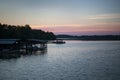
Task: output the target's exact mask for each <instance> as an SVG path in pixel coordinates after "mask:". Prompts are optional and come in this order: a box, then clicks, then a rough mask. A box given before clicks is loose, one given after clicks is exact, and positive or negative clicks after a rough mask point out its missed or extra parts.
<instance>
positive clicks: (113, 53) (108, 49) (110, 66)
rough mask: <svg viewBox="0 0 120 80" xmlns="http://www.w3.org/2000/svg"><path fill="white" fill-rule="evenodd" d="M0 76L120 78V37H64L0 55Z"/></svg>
mask: <svg viewBox="0 0 120 80" xmlns="http://www.w3.org/2000/svg"><path fill="white" fill-rule="evenodd" d="M0 80H120V41H67V43H66V44H61V45H60V44H48V49H47V51H44V52H42V53H41V52H39V51H38V52H34V53H33V55H26V56H21V57H20V58H16V59H0Z"/></svg>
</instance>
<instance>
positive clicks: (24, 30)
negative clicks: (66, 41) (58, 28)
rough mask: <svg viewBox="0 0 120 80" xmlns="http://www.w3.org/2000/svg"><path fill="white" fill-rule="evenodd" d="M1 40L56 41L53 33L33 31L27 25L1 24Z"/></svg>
mask: <svg viewBox="0 0 120 80" xmlns="http://www.w3.org/2000/svg"><path fill="white" fill-rule="evenodd" d="M0 38H21V39H44V40H48V39H50V40H51V39H56V37H55V35H54V34H53V33H52V32H45V31H42V30H35V29H31V27H30V26H29V25H28V24H26V25H25V26H19V25H17V26H14V25H7V24H1V23H0Z"/></svg>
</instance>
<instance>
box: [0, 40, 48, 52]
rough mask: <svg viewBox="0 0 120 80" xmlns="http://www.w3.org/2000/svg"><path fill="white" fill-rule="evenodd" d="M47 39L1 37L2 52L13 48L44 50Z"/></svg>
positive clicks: (0, 49)
mask: <svg viewBox="0 0 120 80" xmlns="http://www.w3.org/2000/svg"><path fill="white" fill-rule="evenodd" d="M46 48H47V41H45V40H37V39H0V52H1V51H11V50H20V49H24V50H43V49H46Z"/></svg>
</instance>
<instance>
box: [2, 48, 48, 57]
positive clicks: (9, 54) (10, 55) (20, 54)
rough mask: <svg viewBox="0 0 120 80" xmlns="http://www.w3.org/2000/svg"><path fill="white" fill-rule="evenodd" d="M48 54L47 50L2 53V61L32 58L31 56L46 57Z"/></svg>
mask: <svg viewBox="0 0 120 80" xmlns="http://www.w3.org/2000/svg"><path fill="white" fill-rule="evenodd" d="M46 53H47V49H44V50H37V51H33V50H25V51H14V52H4V53H0V59H15V58H20V57H21V56H30V55H44V54H46Z"/></svg>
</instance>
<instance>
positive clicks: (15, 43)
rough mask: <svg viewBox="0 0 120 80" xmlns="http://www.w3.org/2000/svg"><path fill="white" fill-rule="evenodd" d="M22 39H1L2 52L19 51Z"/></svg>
mask: <svg viewBox="0 0 120 80" xmlns="http://www.w3.org/2000/svg"><path fill="white" fill-rule="evenodd" d="M19 48H20V39H0V51H10V50H18V49H19Z"/></svg>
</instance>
